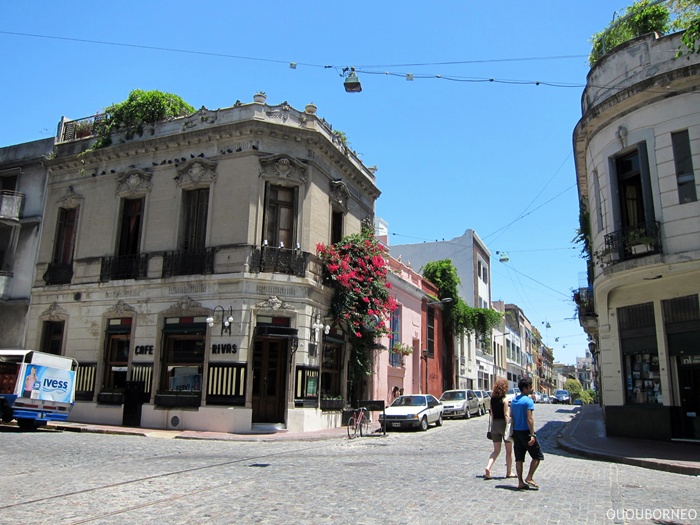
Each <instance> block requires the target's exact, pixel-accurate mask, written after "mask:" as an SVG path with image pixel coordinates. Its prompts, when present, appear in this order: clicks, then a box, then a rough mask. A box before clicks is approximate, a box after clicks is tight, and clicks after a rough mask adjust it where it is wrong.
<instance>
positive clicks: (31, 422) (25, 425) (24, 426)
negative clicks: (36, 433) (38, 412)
mask: <svg viewBox="0 0 700 525" xmlns="http://www.w3.org/2000/svg"><path fill="white" fill-rule="evenodd" d="M17 425H18V426H19V428H20V430H36V429H37V428H39V425H37V422H36V420H35V419H18V420H17Z"/></svg>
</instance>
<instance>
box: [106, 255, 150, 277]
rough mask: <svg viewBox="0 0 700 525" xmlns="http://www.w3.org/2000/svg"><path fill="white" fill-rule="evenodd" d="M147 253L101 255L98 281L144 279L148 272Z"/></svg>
mask: <svg viewBox="0 0 700 525" xmlns="http://www.w3.org/2000/svg"><path fill="white" fill-rule="evenodd" d="M148 258H149V257H148V254H147V253H143V254H137V255H116V256H114V257H102V268H101V269H100V281H101V282H103V283H104V282H107V281H114V280H119V279H145V278H146V276H147V274H148Z"/></svg>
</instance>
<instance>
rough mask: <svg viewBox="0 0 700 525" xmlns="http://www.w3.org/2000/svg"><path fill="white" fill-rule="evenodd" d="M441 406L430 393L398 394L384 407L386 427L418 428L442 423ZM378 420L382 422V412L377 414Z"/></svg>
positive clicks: (425, 428)
mask: <svg viewBox="0 0 700 525" xmlns="http://www.w3.org/2000/svg"><path fill="white" fill-rule="evenodd" d="M442 412H443V406H442V403H440V401H438V400H437V398H435V396H431V395H430V394H418V395H411V396H399V397H397V398H396V399H395V400H394V402H393V403H392V404H391V405H389V406H388V407H387V408H386V429H387V430H392V429H400V428H420V429H421V430H428V426H429V425H431V424H433V423H434V424H435V425H436V426H438V427H439V426H441V425H442ZM379 422H380V423H382V424H383V423H384V414H379Z"/></svg>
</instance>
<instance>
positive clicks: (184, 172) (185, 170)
mask: <svg viewBox="0 0 700 525" xmlns="http://www.w3.org/2000/svg"><path fill="white" fill-rule="evenodd" d="M216 165H217V163H216V162H215V161H213V160H208V159H205V158H200V157H197V158H194V159H190V160H188V161H187V162H185V163H184V164H183V165H182V166H179V167H178V168H177V177H175V182H176V183H177V185H178V186H179V187H181V188H182V189H185V190H195V189H199V188H207V187H209V186H211V185H212V183H213V182H214V181H215V180H216Z"/></svg>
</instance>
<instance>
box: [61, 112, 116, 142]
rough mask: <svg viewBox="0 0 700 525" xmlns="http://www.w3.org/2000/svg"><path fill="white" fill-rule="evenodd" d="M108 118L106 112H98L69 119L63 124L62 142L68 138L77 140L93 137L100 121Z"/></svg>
mask: <svg viewBox="0 0 700 525" xmlns="http://www.w3.org/2000/svg"><path fill="white" fill-rule="evenodd" d="M105 118H106V115H105V114H104V113H98V114H97V115H93V116H91V117H86V118H81V119H78V120H69V121H67V122H65V123H64V124H63V129H62V134H61V137H60V140H61V142H65V141H67V140H77V139H82V138H85V137H91V136H93V135H96V134H97V129H98V127H99V125H100V123H101V122H102V121H103V120H104V119H105Z"/></svg>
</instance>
